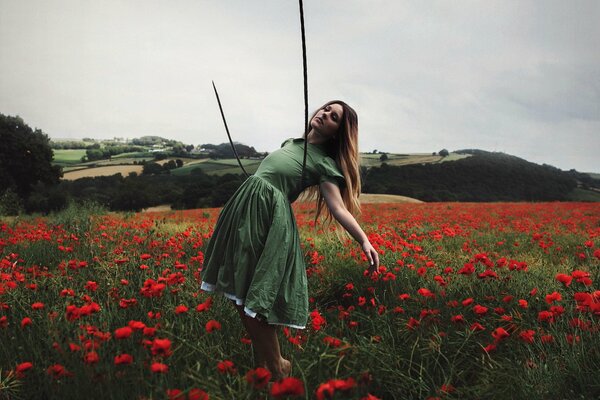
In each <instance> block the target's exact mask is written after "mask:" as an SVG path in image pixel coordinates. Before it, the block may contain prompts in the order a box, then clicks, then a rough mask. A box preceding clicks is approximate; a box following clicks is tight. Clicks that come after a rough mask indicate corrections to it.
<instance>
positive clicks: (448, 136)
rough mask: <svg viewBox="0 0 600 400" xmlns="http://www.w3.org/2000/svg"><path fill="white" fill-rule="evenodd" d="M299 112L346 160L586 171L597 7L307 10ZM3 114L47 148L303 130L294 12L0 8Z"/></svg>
mask: <svg viewBox="0 0 600 400" xmlns="http://www.w3.org/2000/svg"><path fill="white" fill-rule="evenodd" d="M304 12H305V23H306V40H307V50H308V51H307V54H308V78H309V82H308V84H309V107H310V112H312V111H313V110H314V109H315V108H317V107H318V106H320V105H321V104H322V103H324V102H325V101H327V100H330V99H341V100H344V101H346V102H348V103H349V104H350V105H351V106H353V107H354V109H355V110H356V111H357V113H358V116H359V149H360V151H363V152H370V151H372V150H374V149H378V150H380V151H388V152H393V153H426V152H428V153H429V152H433V151H438V150H440V149H442V148H446V149H448V150H450V151H452V150H457V149H464V148H479V149H484V150H489V151H502V152H505V153H509V154H513V155H516V156H519V157H522V158H525V159H527V160H529V161H533V162H536V163H539V164H542V163H546V164H551V165H554V166H556V167H558V168H561V169H564V170H567V169H571V168H575V169H577V170H578V171H586V172H600V161H599V157H598V150H599V149H600V50H599V46H598V42H599V39H600V23H599V21H600V1H597V0H590V1H563V0H560V1H551V0H540V1H526V0H514V1H511V0H502V1H492V0H485V1H466V0H459V1H450V0H448V1H423V0H415V1H400V0H389V1H382V0H344V1H341V0H328V1H324V0H305V1H304ZM0 49H1V51H0V113H2V114H8V115H20V116H21V117H22V118H23V119H24V120H25V122H26V123H27V124H28V125H30V126H31V127H32V128H34V127H37V128H40V129H42V130H43V131H44V132H45V133H47V134H48V135H49V136H50V137H51V138H83V137H94V138H112V137H115V136H117V137H128V138H134V137H140V136H143V135H158V136H163V137H166V138H172V139H177V140H181V141H182V142H184V143H186V144H190V143H191V144H194V145H198V144H201V143H222V142H226V141H227V135H226V133H225V130H224V128H223V125H222V121H221V117H220V114H219V109H218V106H217V103H216V100H215V97H214V93H213V91H212V86H211V80H214V81H215V83H216V84H217V88H218V89H219V94H220V97H221V101H222V103H223V106H224V109H225V113H226V116H227V122H228V125H229V128H230V131H231V135H232V137H233V139H234V140H235V141H239V142H242V143H246V144H249V145H252V146H254V147H255V148H256V150H258V151H269V152H270V151H273V150H275V149H276V148H278V147H279V145H280V144H281V142H283V140H284V139H286V138H288V137H300V136H301V135H302V126H303V123H304V100H303V86H302V85H303V83H302V48H301V41H300V20H299V10H298V2H297V1H292V0H269V1H266V0H255V1H249V0H236V1H233V0H213V1H200V0H177V1H162V0H161V1H158V0H143V1H141V0H139V1H138V0H127V1H125V0H121V1H114V0H102V1H82V0H0Z"/></svg>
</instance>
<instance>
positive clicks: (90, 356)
mask: <svg viewBox="0 0 600 400" xmlns="http://www.w3.org/2000/svg"><path fill="white" fill-rule="evenodd" d="M98 361H100V357H99V356H98V353H96V352H95V351H90V352H89V353H86V354H85V355H84V356H83V362H85V363H86V364H96V363H97V362H98Z"/></svg>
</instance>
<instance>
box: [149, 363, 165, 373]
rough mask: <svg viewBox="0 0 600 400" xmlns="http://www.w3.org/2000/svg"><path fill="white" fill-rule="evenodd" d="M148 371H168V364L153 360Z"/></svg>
mask: <svg viewBox="0 0 600 400" xmlns="http://www.w3.org/2000/svg"><path fill="white" fill-rule="evenodd" d="M150 371H152V372H154V373H160V374H164V373H167V372H168V371H169V366H168V365H167V364H163V363H159V362H154V363H152V365H151V366H150Z"/></svg>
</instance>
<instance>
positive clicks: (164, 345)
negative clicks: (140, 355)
mask: <svg viewBox="0 0 600 400" xmlns="http://www.w3.org/2000/svg"><path fill="white" fill-rule="evenodd" d="M150 351H151V352H152V355H154V356H156V355H161V356H165V357H168V356H170V355H171V341H170V340H169V339H160V338H156V339H154V340H153V341H152V347H151V348H150Z"/></svg>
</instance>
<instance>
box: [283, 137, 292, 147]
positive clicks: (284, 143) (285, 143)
mask: <svg viewBox="0 0 600 400" xmlns="http://www.w3.org/2000/svg"><path fill="white" fill-rule="evenodd" d="M293 141H294V138H292V137H291V138H287V139H286V140H284V141H283V143H281V147H284V146H285V145H287V144H288V143H291V142H293Z"/></svg>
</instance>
